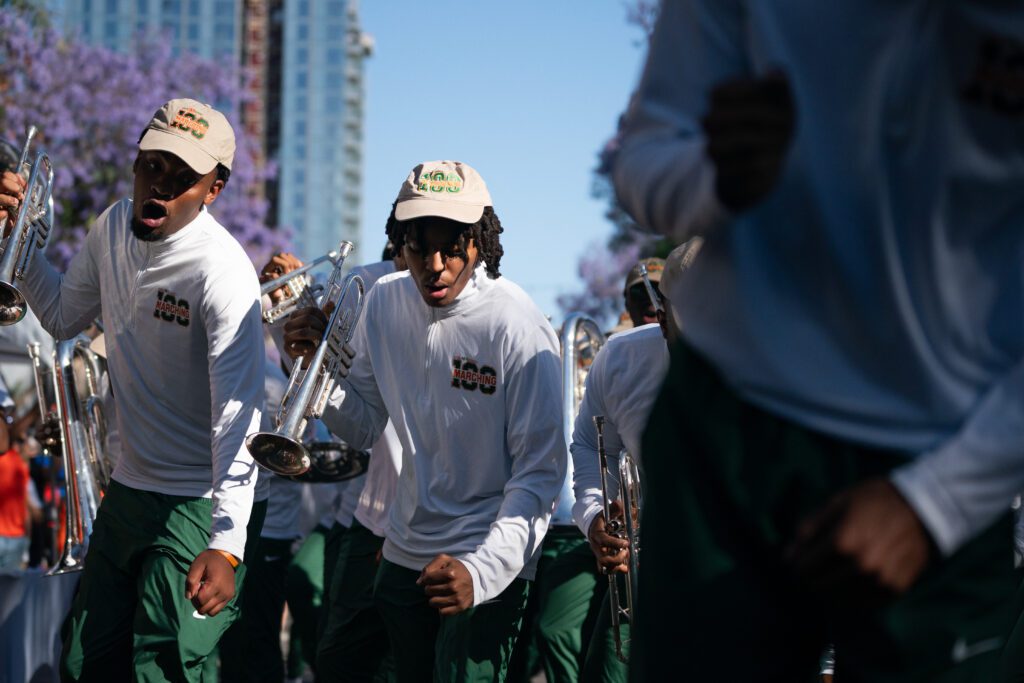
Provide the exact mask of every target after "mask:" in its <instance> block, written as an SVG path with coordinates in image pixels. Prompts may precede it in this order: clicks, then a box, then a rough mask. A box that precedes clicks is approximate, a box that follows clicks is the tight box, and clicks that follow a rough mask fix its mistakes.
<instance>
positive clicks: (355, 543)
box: [317, 254, 405, 682]
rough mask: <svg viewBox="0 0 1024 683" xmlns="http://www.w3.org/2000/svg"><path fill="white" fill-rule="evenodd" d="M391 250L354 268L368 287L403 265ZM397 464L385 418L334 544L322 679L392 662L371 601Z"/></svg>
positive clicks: (374, 673) (352, 676)
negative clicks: (353, 504)
mask: <svg viewBox="0 0 1024 683" xmlns="http://www.w3.org/2000/svg"><path fill="white" fill-rule="evenodd" d="M394 256H395V257H394V258H392V259H385V260H383V261H381V262H380V263H375V264H369V265H367V266H363V267H362V268H359V269H354V272H357V273H359V275H360V276H361V277H362V278H363V283H364V284H365V285H366V288H367V291H369V290H370V289H371V288H372V287H373V285H374V284H375V283H376V281H377V280H378V279H380V278H381V277H383V276H384V275H388V274H390V273H394V272H396V271H402V270H405V261H404V259H403V258H402V257H401V255H399V254H395V255H394ZM401 467H402V444H401V442H400V441H399V439H398V434H397V433H396V432H395V426H394V425H393V424H392V423H391V421H390V420H388V424H387V426H386V427H385V428H384V431H383V432H382V433H381V435H380V437H379V438H378V439H377V440H376V441H375V442H374V443H373V446H372V447H371V448H370V465H369V469H368V470H367V472H366V477H365V483H364V484H363V487H362V490H361V491H360V492H359V496H358V500H357V505H356V508H355V511H354V512H353V520H352V526H351V527H350V528H349V530H348V533H346V534H345V537H344V538H342V539H341V545H340V547H339V549H338V559H337V562H336V564H335V567H334V576H335V582H336V584H337V585H336V587H335V590H333V591H332V593H331V596H330V600H329V604H327V606H326V609H327V617H326V618H327V626H326V628H325V629H324V633H323V636H322V637H321V638H320V642H319V644H318V646H317V675H319V676H322V677H324V679H325V680H341V679H342V678H344V680H348V681H353V682H355V681H372V680H374V678H375V677H378V678H379V677H380V676H381V673H380V672H382V671H385V670H387V668H388V667H389V666H390V665H391V664H390V662H389V661H388V660H387V658H388V654H389V652H390V649H391V648H390V642H389V640H388V634H387V629H386V628H385V626H384V620H383V618H382V617H381V615H380V612H379V611H378V610H377V607H376V605H374V603H373V582H374V578H375V577H376V575H377V567H378V565H379V561H380V553H381V551H382V549H383V546H384V535H385V531H386V529H387V518H388V514H389V513H390V512H391V504H392V502H393V500H394V494H395V487H396V485H397V483H398V473H399V472H400V471H401Z"/></svg>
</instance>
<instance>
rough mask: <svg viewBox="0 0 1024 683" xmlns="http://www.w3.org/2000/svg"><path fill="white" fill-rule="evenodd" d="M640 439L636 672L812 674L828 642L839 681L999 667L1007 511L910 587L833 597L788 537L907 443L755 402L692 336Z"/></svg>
mask: <svg viewBox="0 0 1024 683" xmlns="http://www.w3.org/2000/svg"><path fill="white" fill-rule="evenodd" d="M812 371H813V369H811V368H808V372H812ZM643 452H644V469H645V474H646V477H645V482H646V486H647V488H646V491H645V499H644V510H643V520H642V529H643V531H642V539H643V545H642V547H643V550H642V551H641V555H640V599H639V612H638V614H637V622H636V624H635V628H634V631H633V640H632V643H631V647H632V653H631V657H630V667H631V671H630V676H631V680H633V681H656V680H663V678H662V677H663V674H664V672H665V671H671V672H673V676H674V677H675V678H676V680H683V681H711V680H735V681H744V682H750V681H785V682H787V683H790V682H799V681H813V680H816V677H817V670H818V658H819V655H820V654H821V652H822V650H823V649H824V647H825V646H826V644H827V643H828V641H829V640H832V641H833V642H834V643H835V647H836V677H837V680H839V681H843V682H844V683H860V682H870V683H890V682H892V683H896V682H899V683H917V682H920V683H952V682H954V681H978V682H982V681H991V680H993V679H994V677H995V675H996V667H997V665H998V660H999V654H1000V649H1001V647H1000V644H1001V643H1002V642H1004V640H1005V638H1006V636H1007V635H1008V633H1009V630H1010V628H1011V625H1012V623H1013V621H1014V619H1015V617H1016V614H1015V613H1014V611H1013V596H1014V593H1015V590H1016V587H1017V584H1018V580H1019V577H1018V574H1017V572H1016V571H1015V570H1014V569H1013V566H1012V558H1013V547H1012V538H1013V537H1012V532H1011V526H1012V524H1011V520H1010V516H1009V514H1007V515H1006V516H1005V517H1003V518H1001V519H999V520H998V521H997V522H996V523H994V524H993V525H992V526H991V527H989V528H988V529H987V530H985V531H984V532H982V533H981V534H980V535H979V536H977V537H975V538H974V539H973V540H971V541H969V542H968V543H967V544H966V545H965V546H963V547H962V548H961V549H960V550H959V551H957V552H956V553H955V554H954V555H952V556H951V557H949V558H945V559H942V560H939V561H936V562H934V563H933V565H931V566H930V567H929V568H928V569H927V570H926V571H925V573H924V574H923V575H922V576H921V577H920V578H919V580H918V581H917V583H916V584H915V585H914V586H913V587H911V589H910V590H909V591H908V592H906V593H905V594H903V595H901V596H900V597H898V598H896V599H893V600H891V601H889V602H887V603H885V604H883V605H881V606H868V605H861V606H859V607H858V608H849V609H846V610H843V611H839V610H836V609H835V608H832V609H828V610H826V609H823V608H822V607H821V605H820V603H818V602H816V601H815V600H814V598H813V597H812V596H810V595H809V594H808V593H807V592H806V590H804V589H803V587H802V586H801V585H799V584H798V583H797V582H796V581H795V577H794V576H793V575H792V573H791V572H790V570H789V568H788V565H787V564H786V563H785V562H784V561H783V555H782V554H783V548H784V547H785V546H786V544H787V543H788V542H789V541H790V539H792V538H793V537H794V534H795V529H796V526H797V525H798V524H799V522H800V521H801V520H803V519H804V518H805V517H806V516H808V515H809V514H810V513H812V512H814V511H816V510H818V509H820V508H821V506H823V505H824V504H825V502H826V501H828V500H829V499H830V498H831V497H832V496H833V495H835V494H836V493H838V492H839V491H842V490H845V489H847V488H849V487H851V486H853V485H855V484H857V483H859V482H862V481H864V480H866V479H868V478H871V477H884V476H886V475H887V474H888V473H889V472H890V471H891V470H892V469H893V468H894V467H896V466H898V465H899V464H900V463H902V462H905V461H906V460H905V458H904V457H902V456H901V455H900V454H897V453H892V452H885V451H880V450H877V449H870V448H865V447H862V446H857V445H855V444H851V443H848V442H844V441H840V440H837V439H833V438H830V437H827V436H824V435H822V434H819V433H816V432H811V431H809V430H806V429H803V428H801V427H799V426H797V425H795V424H793V423H791V422H789V421H787V420H783V419H780V418H778V417H775V416H773V415H770V414H768V413H766V412H764V411H762V410H759V409H758V408H756V407H754V406H752V405H750V404H748V403H746V402H744V401H742V400H740V399H739V398H738V397H737V395H736V394H735V393H734V392H733V391H732V390H731V389H730V388H728V387H727V386H726V384H725V383H724V382H723V381H722V380H721V378H720V377H719V376H718V374H717V372H716V371H714V370H713V369H712V368H711V366H710V365H709V364H708V363H706V362H705V361H704V360H703V359H701V358H700V357H699V356H698V355H697V354H696V353H695V352H693V351H692V350H691V349H689V348H687V347H685V346H682V345H677V346H676V347H675V348H674V349H673V351H672V364H671V368H670V370H669V376H668V378H667V379H666V381H665V384H664V386H663V387H662V390H661V393H660V394H659V396H658V399H657V401H656V403H655V405H654V408H653V411H652V414H651V418H650V420H649V424H648V427H647V431H646V433H645V435H644V444H643ZM829 636H831V638H829Z"/></svg>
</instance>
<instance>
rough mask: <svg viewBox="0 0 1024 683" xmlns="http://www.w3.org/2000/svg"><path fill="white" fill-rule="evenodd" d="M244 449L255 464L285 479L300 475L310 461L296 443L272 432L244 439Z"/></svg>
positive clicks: (306, 452)
mask: <svg viewBox="0 0 1024 683" xmlns="http://www.w3.org/2000/svg"><path fill="white" fill-rule="evenodd" d="M245 447H246V448H248V449H249V454H250V455H252V459H253V460H255V461H256V462H257V463H259V464H260V465H262V466H263V467H265V468H267V469H268V470H270V471H271V472H273V473H274V474H280V475H283V476H286V477H291V476H295V475H298V474H302V473H303V472H305V471H306V470H308V469H309V467H310V465H311V464H312V460H311V459H310V457H309V451H308V450H306V447H305V446H303V445H302V444H301V443H299V442H298V441H295V440H293V439H290V438H288V437H287V436H283V435H281V434H276V433H274V432H256V433H255V434H250V435H249V436H247V437H245Z"/></svg>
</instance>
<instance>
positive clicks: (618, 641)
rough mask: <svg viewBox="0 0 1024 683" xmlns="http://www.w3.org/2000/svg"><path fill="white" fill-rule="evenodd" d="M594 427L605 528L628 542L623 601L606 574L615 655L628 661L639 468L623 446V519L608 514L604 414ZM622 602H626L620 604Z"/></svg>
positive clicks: (636, 552)
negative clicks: (625, 634) (625, 629)
mask: <svg viewBox="0 0 1024 683" xmlns="http://www.w3.org/2000/svg"><path fill="white" fill-rule="evenodd" d="M594 427H595V428H596V429H597V457H598V460H599V461H600V465H601V494H602V497H603V499H604V519H605V530H606V531H607V532H608V533H609V534H610V535H612V536H615V537H617V538H624V539H626V540H627V541H628V542H629V560H628V563H629V572H628V573H627V574H626V581H625V593H626V596H625V600H623V599H622V596H621V595H620V594H619V583H618V581H617V580H616V578H615V575H614V574H609V575H608V599H609V603H610V605H611V625H612V632H613V634H614V637H615V655H616V656H617V657H618V658H619V659H620V660H621V661H623V662H625V663H627V664H628V663H629V657H628V655H627V654H626V650H627V648H626V647H624V645H628V643H629V641H628V640H625V641H624V640H623V639H622V621H623V619H625V620H626V621H627V622H629V623H630V624H635V623H636V599H637V596H638V595H639V589H640V584H639V581H640V578H639V577H640V506H641V505H642V504H643V491H642V489H641V486H640V471H639V469H638V468H637V465H636V460H635V459H634V458H633V456H632V455H631V454H630V453H629V452H628V451H626V450H625V449H623V450H622V452H621V453H619V460H618V467H617V469H618V475H619V495H620V503H621V505H622V509H623V515H622V518H619V517H616V518H615V519H612V516H611V498H610V497H609V495H608V494H609V486H608V454H607V452H606V451H605V447H604V416H603V415H595V416H594ZM623 602H625V605H623Z"/></svg>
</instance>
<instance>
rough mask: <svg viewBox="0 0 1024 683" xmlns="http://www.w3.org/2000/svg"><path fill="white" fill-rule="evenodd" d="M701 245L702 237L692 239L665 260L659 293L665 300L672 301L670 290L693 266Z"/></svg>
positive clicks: (702, 242) (673, 251)
mask: <svg viewBox="0 0 1024 683" xmlns="http://www.w3.org/2000/svg"><path fill="white" fill-rule="evenodd" d="M703 245H704V238H703V237H693V238H691V239H690V240H688V241H686V242H683V243H682V244H680V245H679V246H678V247H676V248H675V249H673V250H672V252H671V253H670V254H669V255H668V258H667V259H665V269H664V273H663V274H662V276H661V293H662V294H664V295H665V298H667V299H669V300H671V299H672V289H673V288H674V287H675V285H676V284H677V280H679V279H680V278H682V275H683V273H684V272H686V269H687V268H689V267H690V266H691V265H693V262H694V260H695V259H696V258H697V256H698V254H700V248H701V247H702V246H703Z"/></svg>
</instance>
